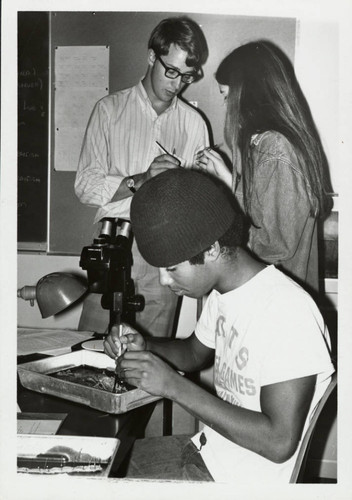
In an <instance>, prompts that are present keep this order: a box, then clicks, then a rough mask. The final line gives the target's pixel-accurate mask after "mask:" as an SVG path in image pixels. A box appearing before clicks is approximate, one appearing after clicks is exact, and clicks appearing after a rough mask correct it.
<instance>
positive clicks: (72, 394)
mask: <svg viewBox="0 0 352 500" xmlns="http://www.w3.org/2000/svg"><path fill="white" fill-rule="evenodd" d="M82 365H87V366H92V367H94V368H103V369H105V368H108V369H109V368H110V369H111V370H114V368H115V362H114V360H113V359H111V358H110V357H109V356H107V355H106V354H104V353H100V352H95V351H88V350H85V349H82V350H79V351H75V352H71V353H69V354H63V355H61V356H52V357H48V358H45V359H41V360H39V361H32V362H29V363H23V364H21V365H18V367H17V371H18V375H19V377H20V381H21V384H22V385H23V387H25V388H26V389H31V390H32V391H35V392H41V393H43V394H50V395H53V396H57V397H59V398H63V399H67V400H69V401H74V402H75V403H81V404H83V405H86V406H90V407H91V408H95V409H97V410H100V411H104V412H107V413H114V414H116V413H125V412H127V411H129V410H132V409H133V408H137V407H139V406H143V405H145V404H148V403H151V402H152V401H156V400H158V399H160V397H158V396H152V395H151V394H148V393H147V392H145V391H142V390H141V389H137V388H136V389H131V390H129V391H127V392H123V393H121V394H114V393H112V392H111V393H110V392H107V391H104V390H102V389H97V388H94V387H86V386H84V385H82V384H77V383H74V382H68V381H65V380H59V379H56V378H54V377H52V376H50V374H51V373H55V372H58V371H60V370H66V369H69V368H74V367H77V366H82Z"/></svg>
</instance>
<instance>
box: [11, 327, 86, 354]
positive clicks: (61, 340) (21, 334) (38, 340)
mask: <svg viewBox="0 0 352 500" xmlns="http://www.w3.org/2000/svg"><path fill="white" fill-rule="evenodd" d="M93 335H94V332H87V331H84V332H81V331H77V330H59V329H40V328H39V329H35V328H18V329H17V356H25V355H27V354H34V353H39V354H52V355H59V354H65V353H68V352H71V347H72V346H74V345H76V344H79V343H80V342H84V341H85V340H89V339H91V338H92V337H93Z"/></svg>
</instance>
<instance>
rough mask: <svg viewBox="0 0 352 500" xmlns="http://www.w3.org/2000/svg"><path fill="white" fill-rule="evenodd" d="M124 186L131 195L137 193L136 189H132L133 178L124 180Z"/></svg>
mask: <svg viewBox="0 0 352 500" xmlns="http://www.w3.org/2000/svg"><path fill="white" fill-rule="evenodd" d="M126 186H127V187H128V188H129V190H130V191H132V193H136V192H137V190H136V188H135V187H134V179H133V177H127V179H126Z"/></svg>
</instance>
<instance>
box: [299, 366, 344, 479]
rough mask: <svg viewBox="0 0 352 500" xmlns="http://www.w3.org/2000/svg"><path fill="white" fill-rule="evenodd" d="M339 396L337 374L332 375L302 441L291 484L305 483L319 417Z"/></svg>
mask: <svg viewBox="0 0 352 500" xmlns="http://www.w3.org/2000/svg"><path fill="white" fill-rule="evenodd" d="M336 394H337V374H336V372H335V373H334V374H333V375H332V378H331V381H330V384H329V385H328V387H327V389H326V391H325V393H324V395H323V397H322V398H321V400H320V401H319V403H318V405H317V407H316V409H315V412H314V414H313V416H312V418H311V421H310V423H309V426H308V429H307V431H306V433H305V435H304V437H303V439H302V442H301V445H300V449H299V452H298V455H297V459H296V463H295V466H294V468H293V471H292V474H291V478H290V483H303V482H304V481H303V479H304V473H305V470H306V463H307V457H308V453H309V449H310V446H311V443H312V439H313V435H314V432H315V430H316V426H317V423H318V421H319V417H320V415H321V413H322V411H323V409H324V407H325V406H326V404H327V402H328V401H329V399H330V398H331V397H336Z"/></svg>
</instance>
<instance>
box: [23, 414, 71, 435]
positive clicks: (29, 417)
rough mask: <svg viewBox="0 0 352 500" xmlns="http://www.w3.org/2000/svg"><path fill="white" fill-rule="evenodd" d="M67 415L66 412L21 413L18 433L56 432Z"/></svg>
mask: <svg viewBox="0 0 352 500" xmlns="http://www.w3.org/2000/svg"><path fill="white" fill-rule="evenodd" d="M66 416H67V414H66V413H60V414H58V413H55V414H54V413H53V414H45V413H36V414H34V413H19V414H18V415H17V434H56V432H57V431H58V429H59V427H60V425H61V424H62V422H63V421H64V419H65V418H66Z"/></svg>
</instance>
